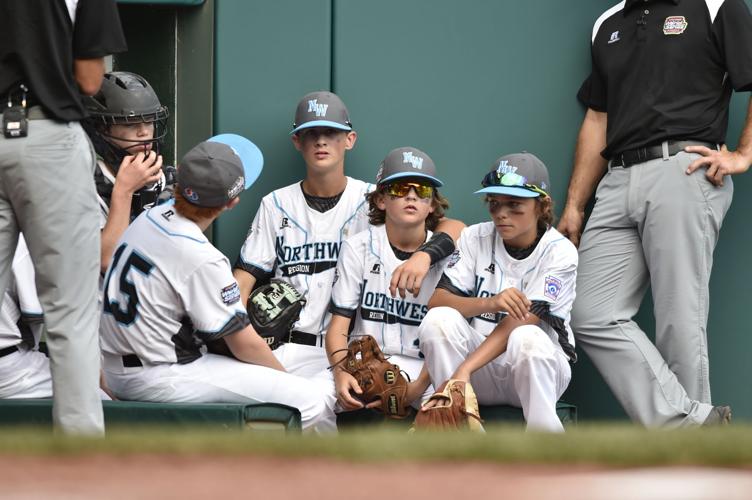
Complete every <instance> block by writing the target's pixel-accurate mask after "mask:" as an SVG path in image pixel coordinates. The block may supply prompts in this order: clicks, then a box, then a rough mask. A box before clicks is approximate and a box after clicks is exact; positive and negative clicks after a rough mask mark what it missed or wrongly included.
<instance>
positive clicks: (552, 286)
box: [543, 276, 561, 300]
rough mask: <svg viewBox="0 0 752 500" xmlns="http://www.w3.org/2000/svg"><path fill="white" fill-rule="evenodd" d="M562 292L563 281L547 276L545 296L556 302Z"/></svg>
mask: <svg viewBox="0 0 752 500" xmlns="http://www.w3.org/2000/svg"><path fill="white" fill-rule="evenodd" d="M560 291H561V280H560V279H558V278H554V277H553V276H546V284H545V289H544V290H543V295H545V296H546V297H548V298H549V299H551V300H556V299H557V298H558V297H559V292H560Z"/></svg>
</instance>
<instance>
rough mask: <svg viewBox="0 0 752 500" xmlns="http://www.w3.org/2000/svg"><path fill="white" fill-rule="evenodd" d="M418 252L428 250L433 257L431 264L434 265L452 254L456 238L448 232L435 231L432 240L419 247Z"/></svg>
mask: <svg viewBox="0 0 752 500" xmlns="http://www.w3.org/2000/svg"><path fill="white" fill-rule="evenodd" d="M416 252H426V253H427V254H428V255H429V256H430V257H431V265H434V264H436V263H437V262H439V261H440V260H443V259H446V258H447V257H449V256H450V255H452V252H454V240H453V239H452V237H451V236H449V235H448V234H446V233H434V234H433V236H431V239H430V240H428V241H426V242H425V243H423V244H422V245H421V246H419V247H418V249H417V250H416Z"/></svg>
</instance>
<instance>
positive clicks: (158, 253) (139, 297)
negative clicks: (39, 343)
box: [101, 134, 327, 429]
mask: <svg viewBox="0 0 752 500" xmlns="http://www.w3.org/2000/svg"><path fill="white" fill-rule="evenodd" d="M262 164H263V159H262V157H261V153H260V151H258V149H257V148H256V147H255V146H254V145H253V144H252V143H251V142H250V141H248V140H247V139H244V138H242V137H239V136H235V135H229V134H225V135H222V136H217V137H215V138H212V139H209V140H208V141H205V142H202V143H200V144H198V145H197V146H196V147H194V148H193V149H191V150H190V151H189V152H188V153H187V154H186V155H185V157H184V158H183V160H182V161H181V163H180V165H179V168H178V173H177V185H176V189H175V202H174V204H173V203H165V204H162V205H158V206H156V207H153V208H151V209H149V210H147V211H145V212H144V213H142V214H141V215H140V216H139V217H137V218H136V220H135V221H134V222H133V223H132V224H131V225H130V226H129V227H128V229H126V231H125V233H124V234H123V237H122V238H121V240H120V241H119V242H118V246H117V249H116V250H115V254H114V255H113V258H112V263H111V264H110V267H109V269H108V270H107V274H106V277H105V285H104V310H103V313H102V318H101V344H102V352H103V361H104V373H105V377H106V379H107V382H108V385H109V386H110V387H111V388H112V390H113V392H114V393H115V395H116V396H117V397H118V398H122V399H129V400H138V401H155V402H203V403H211V402H217V403H220V402H223V403H243V402H249V403H253V402H275V403H282V404H286V405H289V406H293V407H296V408H298V409H299V410H300V412H301V415H302V423H303V428H304V429H318V428H319V427H318V424H319V420H320V419H321V416H322V414H323V412H324V411H325V410H326V407H327V406H326V403H325V399H326V395H325V394H324V392H323V391H322V390H321V384H319V385H317V384H316V383H315V382H312V381H309V380H306V379H303V378H299V377H296V376H294V375H291V374H288V373H285V371H284V368H283V367H282V366H281V364H280V363H279V361H277V359H276V358H275V357H274V355H273V354H272V352H271V350H270V349H269V346H268V345H267V344H266V342H265V341H264V340H263V339H261V338H260V337H259V336H258V335H257V334H256V333H255V332H254V331H253V329H252V328H251V326H250V325H249V320H248V315H247V313H246V311H245V308H244V306H243V304H242V303H241V301H240V290H239V288H238V284H237V283H236V281H235V279H234V278H233V276H232V271H231V268H230V263H229V261H228V260H227V258H226V257H225V256H224V255H223V254H222V253H221V252H220V251H219V250H217V249H216V248H215V247H214V246H212V244H211V243H210V242H209V240H207V238H206V236H204V233H203V231H205V230H206V228H208V227H209V225H211V223H212V222H213V221H214V220H215V219H216V218H217V217H219V216H220V214H221V213H222V212H223V211H224V210H228V209H231V208H233V207H234V206H235V205H237V203H238V202H239V198H238V196H239V195H240V193H241V192H242V191H243V190H244V189H245V188H247V187H248V186H250V185H251V184H252V183H253V182H254V181H255V180H256V178H257V177H258V175H259V173H260V172H261V166H262ZM219 338H222V339H224V340H225V341H226V343H227V345H228V347H229V349H230V351H231V352H232V354H233V355H234V356H235V358H230V357H227V356H222V355H216V354H207V353H206V351H205V349H204V348H203V346H202V343H203V342H205V341H209V340H214V339H219Z"/></svg>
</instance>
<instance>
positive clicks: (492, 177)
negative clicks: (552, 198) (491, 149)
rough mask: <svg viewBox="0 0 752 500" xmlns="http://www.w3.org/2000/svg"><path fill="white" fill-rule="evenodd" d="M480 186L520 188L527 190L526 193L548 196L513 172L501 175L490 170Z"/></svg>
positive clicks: (525, 178)
mask: <svg viewBox="0 0 752 500" xmlns="http://www.w3.org/2000/svg"><path fill="white" fill-rule="evenodd" d="M481 185H482V186H483V187H484V188H485V187H491V186H506V187H520V188H523V189H527V190H528V191H533V192H534V193H538V194H540V195H542V196H548V193H547V192H545V191H544V190H542V189H541V188H539V187H538V186H536V185H535V184H528V182H527V177H524V176H522V175H520V174H516V173H514V172H507V173H504V174H502V173H501V172H498V171H496V170H492V171H491V172H488V173H487V174H486V176H485V177H484V178H483V181H482V182H481Z"/></svg>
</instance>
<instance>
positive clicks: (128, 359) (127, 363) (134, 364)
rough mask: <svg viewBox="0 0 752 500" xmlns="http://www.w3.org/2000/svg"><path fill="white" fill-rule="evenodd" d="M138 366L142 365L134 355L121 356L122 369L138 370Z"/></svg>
mask: <svg viewBox="0 0 752 500" xmlns="http://www.w3.org/2000/svg"><path fill="white" fill-rule="evenodd" d="M140 366H144V365H143V363H141V360H140V359H138V356H136V355H135V354H126V355H125V356H123V368H138V367H140Z"/></svg>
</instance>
